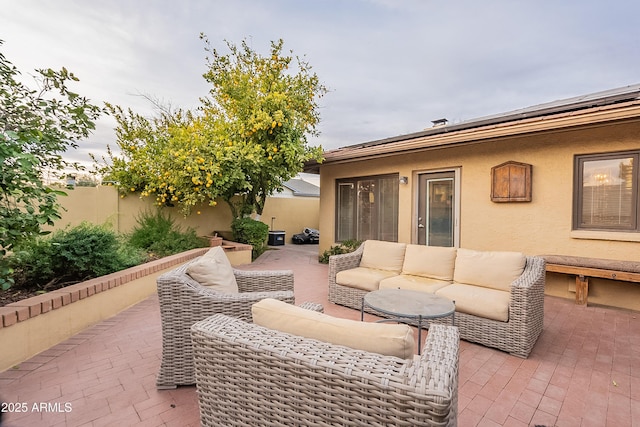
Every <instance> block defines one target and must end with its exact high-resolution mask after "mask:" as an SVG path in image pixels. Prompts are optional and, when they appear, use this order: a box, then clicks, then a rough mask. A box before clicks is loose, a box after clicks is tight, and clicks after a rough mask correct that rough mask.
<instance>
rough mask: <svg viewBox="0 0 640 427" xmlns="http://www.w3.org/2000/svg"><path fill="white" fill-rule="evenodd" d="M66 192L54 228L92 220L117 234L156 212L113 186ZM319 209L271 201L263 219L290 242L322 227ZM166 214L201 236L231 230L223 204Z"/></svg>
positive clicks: (316, 203)
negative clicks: (308, 229)
mask: <svg viewBox="0 0 640 427" xmlns="http://www.w3.org/2000/svg"><path fill="white" fill-rule="evenodd" d="M66 192H67V196H66V197H60V198H59V201H60V203H61V204H62V206H63V207H64V208H65V209H66V210H65V211H63V212H62V219H61V220H59V221H57V222H56V225H55V227H53V228H52V229H59V228H64V227H66V226H73V225H77V224H79V223H81V222H82V221H89V222H91V223H94V224H104V223H109V224H111V225H112V226H113V227H114V230H116V231H117V232H120V233H127V232H130V231H131V230H132V229H133V228H134V227H135V226H136V224H137V222H136V218H137V217H138V216H139V215H140V213H142V212H145V211H148V212H154V211H155V209H156V207H155V206H154V205H153V200H152V199H149V198H140V197H139V195H138V194H132V195H128V196H126V197H124V198H121V197H120V196H119V195H118V193H117V190H116V188H115V187H110V186H98V187H76V188H75V189H73V190H67V191H66ZM319 208H320V199H319V198H317V197H293V198H275V197H274V198H269V199H267V202H266V204H265V208H264V211H263V214H262V217H261V220H262V221H263V222H264V223H265V224H267V225H269V226H271V218H272V217H275V220H274V228H275V229H277V230H284V231H285V232H286V236H287V241H290V240H291V236H292V235H293V234H295V233H300V232H301V231H302V228H303V227H311V228H318V227H319V222H318V218H319ZM163 211H164V212H166V213H168V214H170V215H171V216H172V217H173V218H174V219H175V221H176V224H177V225H180V226H181V227H183V228H187V227H190V228H193V229H195V230H196V232H197V233H198V235H203V236H204V235H208V234H211V233H212V232H213V231H228V230H230V229H231V220H232V218H231V211H230V210H229V207H228V206H227V204H226V203H225V202H223V201H219V202H218V205H217V206H215V207H211V206H207V205H203V206H200V207H198V208H195V209H193V211H192V212H191V214H190V215H189V216H187V217H185V216H184V215H183V214H182V213H181V212H180V210H179V209H178V208H163Z"/></svg>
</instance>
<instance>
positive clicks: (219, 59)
mask: <svg viewBox="0 0 640 427" xmlns="http://www.w3.org/2000/svg"><path fill="white" fill-rule="evenodd" d="M201 37H202V38H203V39H204V40H205V42H206V44H207V49H206V50H207V52H209V53H210V54H211V57H210V58H208V66H209V70H208V71H207V72H206V73H205V75H204V78H205V79H206V80H207V81H208V82H209V83H211V84H212V88H211V90H210V91H209V97H208V98H205V99H203V109H204V111H205V112H207V113H209V114H210V115H212V116H214V117H218V119H219V121H220V123H219V126H220V127H221V128H222V133H223V135H224V136H225V137H226V138H225V139H226V140H225V141H224V142H225V144H224V145H226V146H227V147H230V149H232V150H234V149H235V150H238V151H240V152H244V154H245V155H244V156H243V157H242V158H240V160H241V163H240V165H239V166H240V168H241V169H242V171H243V173H244V176H243V179H241V180H240V182H239V183H238V184H237V185H236V188H232V191H233V192H234V193H229V192H228V193H226V194H224V199H225V200H226V201H227V202H228V203H229V204H230V205H231V209H232V212H233V214H234V217H239V216H241V215H243V214H244V215H246V214H249V213H251V212H252V211H253V210H255V211H256V213H258V214H262V210H263V209H264V204H265V201H266V198H267V197H268V196H269V195H271V194H273V192H274V191H276V190H279V189H281V188H282V184H283V183H284V182H285V181H287V180H289V179H291V178H292V177H294V176H295V175H296V174H298V173H299V172H301V171H302V166H303V164H304V162H305V161H307V160H310V159H316V160H318V161H320V160H321V159H322V150H321V148H320V147H310V146H309V145H308V141H307V135H313V136H316V135H317V134H318V131H317V125H318V123H319V122H320V114H319V111H318V99H319V98H320V97H322V96H323V95H324V94H325V93H326V88H325V87H324V86H323V85H322V84H321V83H320V80H319V78H318V76H317V75H316V74H315V73H313V72H312V68H311V66H310V65H309V63H308V62H306V61H305V60H303V59H301V58H299V57H296V58H295V61H294V57H292V56H290V55H286V54H284V53H283V46H284V41H283V40H282V39H280V40H278V41H277V42H271V50H270V53H269V55H268V56H261V55H259V54H258V53H256V52H255V51H253V50H252V48H251V47H250V46H249V45H248V44H247V43H246V41H243V42H242V44H241V45H240V46H239V47H238V46H235V45H233V44H231V43H229V42H227V47H228V48H229V50H230V52H231V53H230V54H227V55H222V54H220V53H219V52H218V51H217V50H216V49H213V48H211V45H210V43H209V41H208V39H207V38H206V36H204V35H201ZM234 195H238V196H239V197H238V198H234V197H233V196H234ZM234 200H237V202H235V203H234Z"/></svg>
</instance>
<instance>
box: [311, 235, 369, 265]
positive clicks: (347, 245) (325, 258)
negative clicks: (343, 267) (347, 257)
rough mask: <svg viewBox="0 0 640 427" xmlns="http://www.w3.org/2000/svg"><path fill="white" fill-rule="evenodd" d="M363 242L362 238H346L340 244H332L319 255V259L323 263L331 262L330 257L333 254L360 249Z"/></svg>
mask: <svg viewBox="0 0 640 427" xmlns="http://www.w3.org/2000/svg"><path fill="white" fill-rule="evenodd" d="M361 244H362V242H361V241H360V240H345V241H344V242H342V243H340V244H339V245H335V246H331V247H330V248H329V249H328V250H326V251H324V252H323V253H322V255H320V256H319V257H318V261H319V262H320V263H322V264H329V257H330V256H331V255H341V254H348V253H350V252H353V251H355V250H356V249H358V248H359V247H360V245H361Z"/></svg>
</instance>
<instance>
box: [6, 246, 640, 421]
mask: <svg viewBox="0 0 640 427" xmlns="http://www.w3.org/2000/svg"><path fill="white" fill-rule="evenodd" d="M317 250H318V247H317V246H314V245H309V246H296V245H285V246H282V247H278V248H277V249H274V250H270V251H267V252H266V253H265V254H263V255H262V256H261V257H260V258H259V259H258V260H256V261H255V262H254V263H252V264H251V265H247V266H245V267H243V268H246V269H252V270H262V269H292V270H293V271H294V273H295V292H296V300H297V302H304V301H313V302H320V303H322V304H323V305H324V307H325V312H326V313H328V314H331V315H334V316H339V317H345V318H352V319H359V318H360V313H359V312H358V311H356V310H352V309H349V308H345V307H341V306H337V305H334V304H331V303H329V302H328V301H327V266H326V265H323V264H319V263H318V262H317ZM639 315H640V313H638V312H632V311H625V310H618V309H612V308H602V307H583V306H576V305H574V304H573V302H572V301H569V300H564V299H559V298H554V297H545V326H544V331H543V333H542V335H541V336H540V339H539V340H538V342H537V344H536V346H535V347H534V349H533V352H532V353H531V355H530V356H529V358H528V359H520V358H517V357H513V356H510V355H508V354H506V353H503V352H500V351H498V350H493V349H489V348H486V347H483V346H480V345H476V344H471V343H468V342H466V341H462V342H461V343H460V370H459V403H458V405H459V406H458V410H459V416H458V424H459V425H460V426H529V425H531V426H533V425H543V426H640V319H639V318H638V317H639ZM370 319H372V317H371V316H369V320H370ZM161 348H162V338H161V331H160V314H159V308H158V299H157V297H156V296H152V297H149V298H148V299H146V300H145V301H143V302H142V303H139V304H137V305H135V306H133V307H131V308H130V309H128V310H125V311H123V312H121V313H120V314H118V315H116V316H114V317H112V318H110V319H108V320H106V321H103V322H101V323H99V324H96V325H94V326H92V327H90V328H88V329H86V330H84V331H83V332H81V333H79V334H77V335H75V336H74V337H72V338H70V339H68V340H67V341H65V342H63V343H61V344H59V345H56V346H54V347H52V348H50V349H49V350H46V351H44V352H42V353H40V354H39V355H37V356H35V357H33V358H31V359H30V360H28V361H26V362H24V363H22V364H21V365H20V366H17V367H15V368H14V369H10V370H7V371H5V372H0V400H2V401H3V402H7V405H5V406H3V407H2V410H3V412H5V413H4V414H3V418H2V421H4V422H6V425H7V426H18V425H19V426H42V425H49V426H65V425H68V426H85V425H86V426H106V425H118V426H120V425H139V426H173V425H175V426H187V425H193V426H197V425H199V422H200V421H199V413H198V402H197V396H196V391H195V387H194V386H190V387H179V388H178V389H176V390H163V391H158V390H156V385H155V377H156V373H157V371H158V367H159V363H160V355H161V351H162V350H161ZM18 411H20V412H18ZM7 412H9V413H7ZM3 425H4V424H3Z"/></svg>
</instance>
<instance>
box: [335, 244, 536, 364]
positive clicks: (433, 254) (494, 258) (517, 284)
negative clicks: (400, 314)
mask: <svg viewBox="0 0 640 427" xmlns="http://www.w3.org/2000/svg"><path fill="white" fill-rule="evenodd" d="M367 248H368V249H369V255H367V253H366V249H367ZM372 253H374V255H375V256H373V257H372V256H371V254H372ZM405 255H406V256H405ZM463 255H464V256H463ZM409 259H411V262H409ZM505 259H506V260H507V264H508V263H511V262H513V260H514V259H515V260H516V261H518V260H519V259H520V260H521V261H519V262H521V264H522V265H521V268H520V270H519V271H518V273H517V274H515V275H514V273H513V270H512V271H509V272H508V273H509V274H511V275H512V276H511V277H513V278H514V280H512V281H511V280H509V282H506V283H503V284H502V286H503V288H504V289H503V291H502V292H500V290H499V289H491V288H492V283H491V281H492V280H499V279H496V278H495V277H493V276H495V275H494V274H493V271H494V270H496V271H498V270H501V269H504V264H505ZM469 260H471V262H470V261H469ZM470 263H471V265H473V266H474V267H473V268H475V271H469V267H468V265H469V264H470ZM363 264H364V265H363ZM382 264H384V266H383V265H382ZM407 264H411V266H410V267H409V266H408V265H407ZM377 267H382V268H377ZM445 267H446V268H445ZM463 270H464V271H465V272H464V274H463V273H462V271H463ZM509 274H502V273H501V274H499V275H498V276H500V277H501V278H502V280H504V277H509ZM462 276H464V277H462ZM474 282H475V283H474ZM544 284H545V261H544V259H543V258H540V257H532V256H525V255H523V254H517V253H510V252H482V251H470V250H467V249H455V248H436V247H428V246H419V245H407V244H404V243H393V242H379V241H366V242H364V243H363V244H362V245H361V246H360V247H359V248H358V249H357V250H355V251H354V252H351V253H348V254H343V255H334V256H331V257H330V258H329V301H330V302H333V303H336V304H340V305H344V306H347V307H351V308H355V309H360V308H361V305H362V298H363V297H364V295H365V294H366V293H367V292H371V291H373V290H377V289H379V288H383V287H394V288H407V289H413V290H422V291H424V292H432V293H435V294H437V295H443V296H445V297H447V298H449V299H452V300H454V301H455V302H456V315H455V322H456V326H458V327H459V328H460V336H461V338H462V339H465V340H467V341H471V342H476V343H480V344H483V345H486V346H488V347H494V348H498V349H500V350H503V351H506V352H508V353H510V354H512V355H515V356H519V357H523V358H526V357H528V355H529V353H530V352H531V350H532V348H533V346H534V344H535V343H536V341H537V339H538V336H539V335H540V333H541V332H542V327H543V317H544ZM476 293H486V294H487V295H484V294H483V295H482V297H483V298H484V301H483V302H482V303H480V301H482V300H480V299H478V298H479V297H478V295H477V294H476ZM494 297H495V299H496V301H494V300H493V299H494ZM498 300H501V302H500V301H498ZM492 305H497V306H500V305H502V308H501V309H496V310H497V311H499V313H498V314H497V315H495V316H494V315H493V314H494V313H487V306H492ZM483 310H485V311H483ZM500 310H501V311H500ZM489 311H490V310H489ZM374 314H377V315H383V314H381V313H376V312H374ZM449 321H450V320H449V319H440V320H438V319H436V320H433V323H445V322H449Z"/></svg>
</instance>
